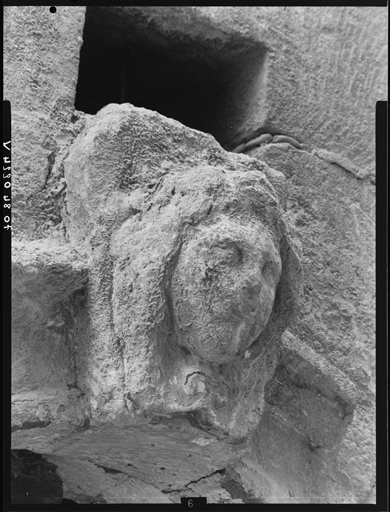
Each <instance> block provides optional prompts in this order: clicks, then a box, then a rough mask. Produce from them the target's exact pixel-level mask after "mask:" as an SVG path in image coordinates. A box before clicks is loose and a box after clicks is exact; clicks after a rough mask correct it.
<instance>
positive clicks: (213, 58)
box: [75, 7, 266, 149]
mask: <svg viewBox="0 0 390 512" xmlns="http://www.w3.org/2000/svg"><path fill="white" fill-rule="evenodd" d="M134 9H137V8H134ZM144 18H145V15H144ZM144 18H143V17H142V16H141V17H140V16H139V13H137V11H133V8H129V7H125V8H120V7H87V13H86V22H85V27H84V44H83V46H82V48H81V53H80V67H79V80H78V84H77V93H76V101H75V107H76V109H78V110H81V111H83V112H86V113H88V114H96V113H97V112H98V111H99V110H100V109H101V108H103V107H104V106H105V105H107V104H109V103H127V102H128V103H131V104H133V105H135V106H137V107H144V108H147V109H149V110H155V111H157V112H159V113H160V114H163V115H164V116H166V117H170V118H173V119H176V120H178V121H180V122H181V123H183V124H185V125H186V126H188V127H190V128H194V129H197V130H200V131H203V132H205V133H210V134H212V135H213V136H214V137H215V138H216V139H217V141H218V142H219V143H220V144H221V145H223V146H226V149H232V147H234V143H235V141H236V140H237V131H238V130H239V127H240V126H241V125H243V124H244V122H245V120H246V118H247V117H248V115H250V111H251V107H253V103H254V102H256V101H257V99H258V97H259V96H260V94H261V93H262V89H263V87H262V80H263V75H264V73H263V68H264V63H265V57H266V49H265V47H264V46H263V45H262V44H261V43H260V42H256V41H253V40H246V39H244V38H243V37H242V35H240V36H235V37H234V36H232V35H230V36H229V38H228V39H227V37H226V35H225V34H223V33H221V34H218V36H217V37H216V36H214V37H213V38H207V37H206V34H207V29H205V37H204V38H194V36H189V35H186V34H183V33H180V32H177V31H176V32H175V33H173V32H172V31H171V32H169V33H167V32H165V33H164V34H163V33H162V32H161V31H159V29H158V28H156V26H157V25H156V23H153V24H152V23H149V22H148V20H146V19H144ZM147 22H148V23H147ZM178 26H180V24H179V23H178ZM176 30H177V29H176ZM213 32H214V33H215V29H214V30H213ZM243 98H245V101H243Z"/></svg>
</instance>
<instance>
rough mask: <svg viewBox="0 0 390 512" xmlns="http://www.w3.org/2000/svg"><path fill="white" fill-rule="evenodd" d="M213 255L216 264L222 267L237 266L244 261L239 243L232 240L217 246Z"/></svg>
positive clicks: (212, 252)
mask: <svg viewBox="0 0 390 512" xmlns="http://www.w3.org/2000/svg"><path fill="white" fill-rule="evenodd" d="M211 254H212V257H213V260H214V262H215V263H219V264H220V265H237V264H238V263H240V262H241V260H242V250H241V249H240V247H239V246H238V244H237V243H235V242H232V241H230V240H229V241H224V242H219V243H218V244H216V245H215V246H214V247H213V248H212V250H211Z"/></svg>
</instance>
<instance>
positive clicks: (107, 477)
mask: <svg viewBox="0 0 390 512" xmlns="http://www.w3.org/2000/svg"><path fill="white" fill-rule="evenodd" d="M93 9H95V10H94V11H89V12H90V13H92V14H91V16H93V17H96V19H97V20H98V22H99V23H100V24H101V29H102V30H101V35H102V38H103V39H104V38H107V41H109V42H110V41H111V42H112V41H114V40H115V41H116V43H117V44H118V45H119V46H121V45H122V46H123V45H124V46H125V49H126V51H127V50H129V51H132V49H133V46H134V45H135V46H136V45H137V44H138V42H142V44H143V43H145V42H146V43H148V44H150V45H151V46H153V45H154V46H155V47H161V48H163V49H164V51H165V52H166V55H165V58H166V59H168V58H169V55H172V56H175V55H176V53H177V52H178V49H180V51H181V52H182V54H181V55H184V56H185V59H186V62H187V60H191V59H194V60H195V61H196V63H197V65H198V64H199V65H200V67H202V66H203V65H205V66H206V68H207V70H208V72H209V74H213V73H216V74H217V73H222V75H221V76H222V77H223V78H224V80H222V82H223V83H225V82H226V84H227V86H226V87H227V90H226V91H224V95H222V94H221V98H222V96H223V98H222V100H221V105H219V104H218V108H215V109H214V110H212V109H211V107H212V106H213V105H212V104H211V103H207V101H206V100H207V94H204V95H203V96H202V97H201V100H199V98H198V99H197V103H196V104H195V105H194V108H195V109H197V112H198V111H199V116H200V117H201V116H202V115H203V116H206V117H210V115H209V114H210V112H211V111H212V112H213V116H212V119H207V121H208V123H207V130H205V131H209V132H210V134H209V133H202V132H199V131H196V130H192V129H190V128H188V127H187V126H184V125H183V124H181V123H179V122H178V121H175V120H174V119H168V118H167V117H164V116H163V115H160V114H158V113H157V112H155V111H152V110H147V109H145V108H135V107H134V106H133V105H131V104H129V103H123V104H110V105H108V106H105V107H104V108H103V109H102V110H100V112H98V114H97V115H94V116H91V115H86V114H84V113H83V112H79V111H76V110H75V109H74V101H75V97H76V83H77V78H78V68H79V51H80V48H81V45H82V42H83V41H82V34H83V27H84V20H85V8H84V7H82V8H78V7H71V8H67V7H58V8H57V13H56V14H55V15H53V14H51V13H50V12H49V10H48V9H47V8H46V7H26V6H25V7H6V8H5V69H6V72H5V98H6V99H9V100H10V101H11V104H12V113H13V177H12V187H13V195H12V199H13V203H12V207H13V211H12V222H13V267H14V268H13V297H12V300H13V326H12V328H13V340H12V363H13V372H12V377H13V384H12V386H13V389H12V392H13V412H12V427H13V430H15V432H14V434H13V443H14V444H13V447H14V448H16V449H25V448H28V449H32V450H34V451H36V452H37V453H42V454H44V458H45V460H50V461H51V462H52V463H54V464H55V465H56V466H57V468H58V474H59V475H60V476H61V478H62V480H63V487H64V496H65V498H66V499H70V500H74V501H77V502H81V503H114V502H122V503H123V502H129V503H139V502H151V501H153V502H161V503H170V502H179V501H180V497H181V496H200V495H203V496H207V498H208V500H209V501H211V502H216V503H226V502H227V503H234V502H237V503H242V502H245V503H252V502H253V503H258V502H267V503H303V502H307V503H329V502H333V503H375V479H376V475H375V343H374V339H375V337H374V320H375V318H374V297H375V286H374V283H375V279H374V268H375V262H374V250H373V247H374V242H375V237H374V231H373V229H374V207H375V196H374V184H375V178H374V112H375V111H374V106H375V102H376V101H377V100H379V99H385V98H386V85H387V65H386V62H387V61H386V51H387V50H386V48H387V46H386V44H387V37H386V28H385V27H386V26H385V23H386V13H387V11H384V9H382V8H375V7H374V8H350V7H348V8H347V7H346V8H332V7H321V8H314V7H313V8H299V7H298V8H290V7H288V8H284V7H280V8H272V7H246V8H244V9H243V8H242V7H199V6H198V7H170V8H166V7H164V8H160V7H101V8H100V7H99V8H93ZM129 27H130V28H131V30H130V29H129ZM313 34H315V37H314V36H313ZM99 35H100V33H99ZM164 62H165V61H164ZM159 69H161V66H160V67H159ZM194 69H195V68H194ZM196 69H197V68H196ZM195 74H196V73H195ZM211 78H212V77H211ZM225 79H226V80H225ZM207 83H208V82H207ZM100 85H101V84H100ZM100 85H99V86H96V87H97V88H99V87H100ZM116 85H118V84H116ZM130 85H131V84H130ZM206 91H208V93H209V92H210V91H209V90H208V89H207V88H206ZM190 96H191V95H190ZM172 98H175V94H174V93H172ZM203 100H204V103H203ZM118 101H119V100H118ZM182 101H183V97H181V98H180V101H179V99H178V104H177V105H176V106H175V107H172V112H173V113H175V112H176V110H177V111H180V109H181V108H182V106H183V105H181V103H180V102H182ZM188 101H191V97H189V98H188ZM204 105H206V108H203V106H204ZM176 107H177V108H176ZM172 116H173V114H172ZM184 124H185V123H184ZM211 134H212V135H214V136H215V137H216V139H217V140H218V141H219V142H220V143H221V144H222V146H223V147H224V149H222V147H221V146H220V144H218V143H217V142H216V140H215V139H214V138H213V136H212V135H211ZM233 148H235V149H233ZM226 149H228V150H232V152H231V153H230V152H227V151H225V150H226ZM302 280H303V297H302ZM67 436H69V437H67ZM190 455H191V456H190ZM48 457H49V458H48ZM50 457H51V459H50ZM193 457H194V459H195V464H193V462H192V460H191V459H192V458H193ZM91 482H96V484H95V483H94V484H91ZM96 487H98V488H96ZM113 489H114V490H115V491H113Z"/></svg>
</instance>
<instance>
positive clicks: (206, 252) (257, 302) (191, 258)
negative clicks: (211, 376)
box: [172, 217, 282, 363]
mask: <svg viewBox="0 0 390 512" xmlns="http://www.w3.org/2000/svg"><path fill="white" fill-rule="evenodd" d="M281 270H282V264H281V258H280V255H279V252H278V250H277V248H276V247H275V244H274V242H273V240H272V237H271V234H270V232H269V230H268V229H267V228H266V227H265V226H264V225H263V224H261V223H260V222H259V220H258V219H256V221H253V222H252V223H251V222H247V223H242V222H240V220H239V219H236V220H233V219H231V218H228V217H220V218H219V219H218V220H217V221H216V222H215V223H214V224H212V225H211V226H205V225H203V226H200V227H199V228H194V230H193V233H192V236H191V237H189V238H188V240H187V242H185V243H184V244H183V246H182V249H181V253H180V256H179V258H178V261H177V264H176V268H175V271H174V274H173V278H172V299H173V300H172V305H173V311H174V315H175V322H176V329H177V334H178V342H179V344H180V345H183V346H185V347H186V348H187V349H189V350H190V351H191V352H192V353H194V354H196V355H198V356H199V357H201V358H202V359H205V360H207V361H210V362H215V363H226V362H228V361H230V360H231V359H232V358H234V357H235V356H236V355H237V354H242V353H243V351H245V350H246V349H247V348H248V347H249V346H250V345H251V344H252V343H253V342H254V341H255V340H256V339H257V337H258V336H259V335H260V334H261V333H262V332H263V330H264V328H265V326H266V324H267V322H268V320H269V317H270V315H271V311H272V307H273V303H274V299H275V293H276V288H277V285H278V282H279V279H280V275H281Z"/></svg>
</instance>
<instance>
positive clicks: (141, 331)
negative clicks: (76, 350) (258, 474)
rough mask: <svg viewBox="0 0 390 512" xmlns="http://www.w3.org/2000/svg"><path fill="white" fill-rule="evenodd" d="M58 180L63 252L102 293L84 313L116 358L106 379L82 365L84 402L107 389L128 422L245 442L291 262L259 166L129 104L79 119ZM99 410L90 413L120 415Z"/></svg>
mask: <svg viewBox="0 0 390 512" xmlns="http://www.w3.org/2000/svg"><path fill="white" fill-rule="evenodd" d="M97 141H99V147H100V148H101V150H100V151H99V150H97ZM134 141H137V142H136V145H134ZM108 147H109V148H110V152H109V153H108V152H107V150H106V148H108ZM195 150H196V151H195ZM184 151H185V154H186V157H185V163H183V160H182V158H183V156H182V155H183V152H184ZM107 157H109V160H110V165H111V168H109V167H108V166H107V164H108V161H107ZM114 162H115V163H114ZM64 166H65V176H66V180H67V184H68V188H67V211H68V215H69V217H68V220H67V224H66V226H67V233H68V236H69V239H70V240H71V241H72V242H73V243H82V244H84V247H85V248H86V249H85V250H89V251H90V252H91V253H92V252H93V254H94V257H93V263H92V265H91V274H90V287H91V288H92V289H93V288H94V287H95V288H96V290H101V289H102V288H103V286H105V287H107V289H108V290H107V291H108V297H107V299H108V300H107V301H106V303H102V300H101V299H102V298H103V297H101V299H100V301H99V299H98V296H97V295H96V299H95V300H91V301H90V302H89V304H88V305H87V308H89V311H90V318H91V321H92V322H95V321H101V320H102V318H103V315H104V317H105V318H106V319H107V320H106V322H107V323H106V326H105V329H104V330H101V332H102V334H103V336H104V337H106V336H111V339H112V340H113V342H112V344H114V343H115V344H116V346H117V347H118V353H117V354H114V357H115V359H114V357H112V358H111V365H110V362H109V361H107V360H106V359H102V360H101V364H100V363H97V364H94V365H93V370H94V371H95V372H96V370H97V369H99V368H101V369H100V372H101V373H100V376H99V378H98V379H97V378H96V377H95V378H94V379H95V380H94V382H95V387H94V386H93V383H92V382H91V380H92V376H91V375H90V374H86V375H84V379H85V385H86V386H88V387H89V389H90V393H89V395H90V396H91V397H96V398H93V400H101V397H102V393H104V392H106V391H107V383H108V381H109V380H110V378H112V385H113V386H115V389H116V391H117V392H120V391H122V400H123V396H125V397H126V398H127V400H128V401H130V403H131V406H132V407H131V408H132V409H133V408H134V407H135V408H140V409H142V410H144V411H150V412H153V413H162V414H172V413H175V412H185V411H194V412H196V413H197V414H200V415H201V417H202V421H203V422H206V423H211V424H218V425H220V426H221V427H223V428H225V429H227V430H228V431H230V433H231V435H236V436H240V435H241V436H242V435H245V434H246V433H247V432H248V431H250V430H251V426H252V425H253V424H255V423H256V422H257V421H258V419H259V418H260V415H261V412H262V406H263V403H262V398H261V397H262V394H263V392H262V389H263V388H264V386H265V384H266V382H267V380H268V379H269V377H270V375H271V373H272V369H273V366H274V363H275V360H274V358H275V354H276V347H277V340H278V337H280V333H281V332H282V330H283V329H284V328H285V326H286V325H287V322H288V319H289V318H291V316H292V315H293V314H294V310H295V309H296V304H297V302H298V301H299V295H300V267H299V258H298V256H297V251H298V249H297V247H296V244H295V242H294V240H293V238H292V235H291V230H290V228H289V225H288V223H287V222H286V220H285V219H284V215H283V212H282V208H281V206H280V205H279V202H278V200H277V197H276V194H275V190H274V189H273V187H272V185H271V184H270V183H269V181H268V180H267V178H266V175H265V174H264V172H265V173H267V170H266V168H265V166H263V165H262V164H261V163H259V164H256V162H255V161H254V160H252V161H251V160H250V159H248V158H247V157H245V156H238V155H237V156H233V154H229V153H227V152H225V151H223V150H221V148H220V147H219V146H218V145H217V144H216V143H215V141H213V139H212V138H211V137H209V136H206V135H204V134H202V133H201V132H194V131H192V130H188V129H185V128H184V127H183V126H182V125H180V124H179V123H177V122H175V121H171V120H168V119H166V118H163V117H162V116H160V115H158V114H156V113H152V112H149V111H147V110H145V109H137V108H135V107H132V106H131V105H129V104H125V105H122V106H118V105H109V106H108V107H106V108H105V109H102V110H101V111H100V113H99V114H98V115H97V116H95V117H94V118H91V119H88V121H87V123H86V126H85V128H84V131H82V132H81V134H80V136H79V137H78V138H77V139H76V140H75V142H74V144H73V146H72V148H71V150H70V151H69V155H68V157H67V159H66V161H65V164H64ZM124 166H127V168H126V167H124ZM112 169H115V171H114V172H112ZM126 171H127V174H125V173H126ZM271 175H272V173H269V176H271ZM80 176H82V179H80ZM124 177H125V178H124ZM124 179H126V181H124ZM98 204H99V208H97V207H94V205H98ZM88 245H89V248H88V249H87V247H88ZM95 273H96V274H95ZM98 301H99V302H100V304H99V302H98ZM97 306H99V309H98V308H97ZM95 319H96V320H95ZM90 336H91V335H90ZM98 338H99V334H97V333H96V334H95V333H94V334H93V341H92V343H91V345H92V344H93V348H92V350H93V351H94V352H96V353H97V354H96V356H94V358H96V361H98V358H101V355H102V351H103V350H105V347H104V341H103V340H102V342H101V344H100V343H99V342H98ZM83 344H84V345H86V340H85V337H84V335H83ZM118 354H119V355H120V356H121V360H119V364H120V363H121V364H122V365H123V370H119V371H118V367H117V366H116V361H117V360H118ZM86 360H87V361H88V364H90V363H91V357H90V356H88V359H87V358H86V357H85V359H84V361H85V362H86ZM85 362H83V363H82V364H85ZM119 368H121V367H119ZM121 371H122V372H123V373H121ZM115 373H116V374H117V376H116V377H115ZM120 386H123V388H122V390H120ZM107 402H108V403H107V404H106V405H104V406H103V403H102V402H101V401H100V403H98V402H96V404H95V405H92V407H93V408H94V409H95V411H96V413H97V414H98V415H100V414H101V410H102V409H104V408H105V407H107V408H113V411H112V412H115V410H116V409H115V408H118V409H117V410H120V407H121V406H122V407H123V405H122V404H121V403H120V402H119V403H118V402H115V397H114V396H113V397H111V400H110V399H108V400H107ZM248 403H251V404H252V406H251V407H248ZM244 418H245V420H244Z"/></svg>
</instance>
